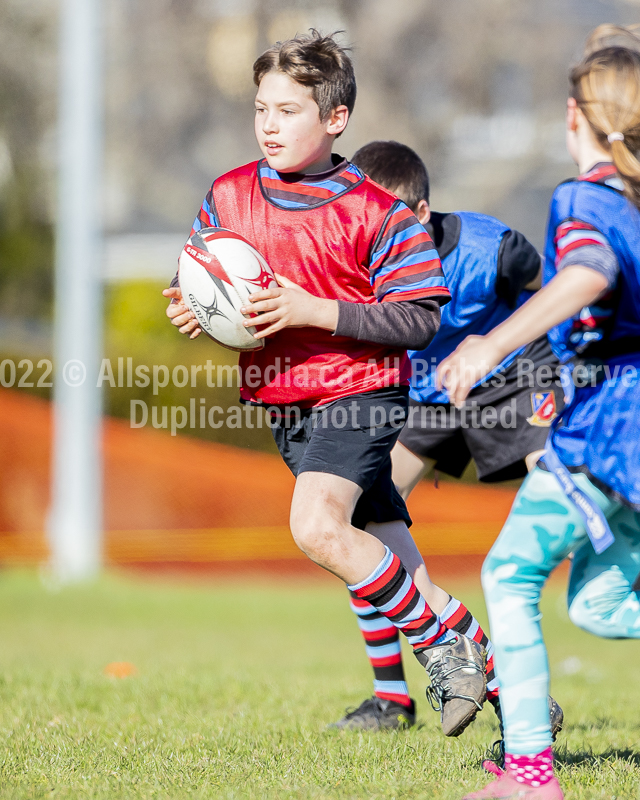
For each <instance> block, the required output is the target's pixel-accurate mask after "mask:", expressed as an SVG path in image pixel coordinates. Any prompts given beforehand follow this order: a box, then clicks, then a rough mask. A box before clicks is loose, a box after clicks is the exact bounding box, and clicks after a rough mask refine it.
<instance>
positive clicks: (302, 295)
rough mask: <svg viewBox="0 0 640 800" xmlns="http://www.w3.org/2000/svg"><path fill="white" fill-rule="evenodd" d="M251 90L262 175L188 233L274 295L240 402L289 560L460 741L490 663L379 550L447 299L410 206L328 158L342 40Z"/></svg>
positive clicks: (252, 168) (230, 190) (336, 120)
mask: <svg viewBox="0 0 640 800" xmlns="http://www.w3.org/2000/svg"><path fill="white" fill-rule="evenodd" d="M254 81H255V84H256V86H257V87H258V91H257V95H256V101H255V107H256V108H255V133H256V137H257V140H258V144H259V145H260V149H261V150H262V153H263V155H264V158H263V159H261V160H260V161H257V162H253V163H250V164H246V165H245V166H242V167H239V168H238V169H235V170H232V171H231V172H228V173H227V174H225V175H223V176H222V177H220V178H218V179H217V180H216V181H214V183H213V185H212V187H211V189H210V191H209V193H208V194H207V197H206V199H205V201H204V202H203V204H202V208H201V209H200V212H199V214H198V216H197V218H196V221H195V224H194V228H193V230H192V234H193V233H194V232H196V231H198V230H200V229H201V228H207V227H223V228H227V229H230V230H232V231H235V232H236V233H238V234H240V235H242V236H243V237H245V238H246V239H247V240H248V241H249V242H251V243H252V244H253V245H254V246H255V247H256V248H257V249H258V250H259V251H260V252H261V253H262V254H263V255H264V257H265V258H266V260H267V262H268V263H269V264H270V265H271V267H272V269H273V270H274V272H275V273H276V275H277V278H278V282H279V284H280V288H278V289H269V290H263V291H258V292H256V293H255V294H253V295H251V296H250V301H251V302H250V305H248V306H247V307H246V308H244V309H242V310H243V313H246V314H254V315H257V316H254V317H253V318H252V319H248V320H247V322H246V325H247V326H248V327H249V326H253V325H259V326H262V329H261V330H260V331H259V332H258V333H256V334H255V335H256V337H257V338H264V337H267V336H268V337H269V339H268V341H267V343H266V347H265V348H264V349H261V350H256V351H250V352H244V353H242V354H241V355H240V368H241V373H242V375H243V376H244V375H245V374H246V372H247V369H249V368H253V369H252V370H251V375H252V380H251V386H249V385H248V384H247V383H245V384H243V385H242V386H241V397H242V400H243V401H244V402H246V403H255V404H262V405H267V406H269V407H270V414H271V420H272V430H273V435H274V438H275V441H276V444H277V445H278V448H279V450H280V453H281V454H282V457H283V459H284V460H285V462H286V463H287V465H288V466H289V468H290V469H291V471H292V472H293V474H294V475H295V476H296V485H295V490H294V494H293V499H292V503H291V516H290V525H291V532H292V534H293V537H294V539H295V541H296V543H297V545H298V546H299V547H300V549H301V550H302V551H303V552H304V553H305V554H306V555H307V556H308V557H309V558H310V559H312V560H313V561H314V562H315V563H317V564H319V565H320V566H321V567H323V568H324V569H326V570H328V571H330V572H332V573H333V574H334V575H337V576H338V577H339V578H340V579H341V580H343V581H344V582H345V583H346V584H347V587H348V589H349V590H350V591H351V592H352V594H353V595H354V596H355V597H356V598H358V599H359V600H362V601H365V602H367V603H369V604H371V605H372V606H373V607H374V608H375V609H376V610H377V611H378V612H379V613H380V614H382V615H383V616H384V617H385V618H386V619H388V620H389V621H391V622H392V623H393V625H394V626H395V627H397V628H398V629H399V630H400V631H401V632H402V633H403V634H404V635H405V636H406V637H407V639H408V641H409V642H410V643H411V645H412V646H413V650H414V653H415V655H416V657H417V658H418V660H419V662H420V663H421V664H422V665H423V666H424V667H425V669H426V671H427V673H428V674H429V676H430V680H431V686H430V687H429V689H428V692H429V695H430V697H431V699H432V701H433V703H434V705H435V706H436V707H437V708H439V709H440V711H441V720H442V726H443V730H444V732H445V733H446V734H447V735H450V736H455V735H458V734H459V733H461V732H462V731H463V730H464V729H465V727H466V726H467V725H468V724H469V723H470V722H471V721H472V719H473V718H474V717H475V715H476V713H477V711H478V709H479V708H481V706H482V703H483V702H484V700H485V694H486V675H485V669H486V651H485V649H484V647H482V645H481V644H479V643H478V642H476V641H474V640H472V639H470V638H467V637H465V636H463V635H461V634H460V633H458V632H456V631H452V630H449V629H448V628H447V627H446V625H445V624H444V623H443V622H442V620H441V619H440V617H439V616H438V612H439V611H442V610H444V608H445V607H446V606H447V604H448V603H449V602H450V597H449V595H448V594H447V593H446V592H444V591H443V590H442V589H440V588H439V587H437V586H435V585H434V584H433V583H432V582H431V581H430V580H429V577H428V574H427V572H426V569H425V568H424V565H421V566H420V568H419V569H418V570H416V572H415V573H414V574H413V575H410V574H408V573H407V570H406V569H405V567H404V566H403V564H402V563H401V561H400V559H399V558H398V557H397V555H395V554H394V553H393V552H392V551H391V550H390V548H389V547H388V546H387V542H389V541H394V540H395V539H397V538H398V531H399V530H402V531H405V530H406V528H407V526H408V525H410V524H411V520H410V518H409V515H408V512H407V509H406V506H405V504H404V501H403V500H402V498H401V497H400V495H399V494H398V492H397V490H396V489H395V487H394V485H393V482H392V480H391V458H390V453H391V449H392V448H393V446H394V444H395V442H396V440H397V438H398V435H399V433H400V430H401V428H402V426H403V424H404V422H405V419H406V414H407V403H408V400H407V397H408V381H409V373H410V369H409V361H408V358H407V354H406V351H407V349H413V350H422V349H424V348H425V347H426V346H427V345H428V344H429V342H430V341H431V340H432V338H433V337H434V335H435V334H436V332H437V330H438V327H439V324H440V305H442V304H444V303H446V302H447V301H448V300H449V298H450V294H449V290H448V289H447V286H446V283H445V280H444V275H443V272H442V267H441V264H440V259H439V258H438V253H437V251H436V249H435V246H434V244H433V242H432V241H431V239H430V237H429V235H428V234H427V232H426V231H425V229H424V228H423V227H422V225H420V223H419V222H418V220H417V218H416V217H415V215H414V214H413V212H412V211H411V210H410V209H409V208H408V207H407V206H406V205H405V204H404V203H403V202H402V201H401V200H399V199H398V198H397V197H396V196H395V195H393V194H391V193H390V192H388V191H387V190H385V189H383V188H382V187H381V186H378V185H377V184H375V183H373V182H372V181H371V180H370V179H369V178H367V177H366V176H365V175H364V173H363V172H362V171H361V170H360V169H359V168H358V167H356V166H355V165H353V164H350V163H349V162H348V161H346V160H345V159H344V158H342V157H341V156H338V155H335V154H332V148H333V144H334V141H335V139H336V138H337V137H338V136H339V135H340V134H341V133H342V132H343V131H344V129H345V128H346V126H347V123H348V120H349V115H350V113H351V112H352V110H353V106H354V102H355V97H356V83H355V77H354V73H353V66H352V64H351V61H350V59H349V57H348V55H347V53H346V52H345V50H344V49H343V48H342V47H340V46H339V45H338V43H337V42H336V41H335V39H334V38H333V37H331V36H321V35H320V34H319V33H317V32H316V31H312V32H311V35H309V36H297V37H296V38H294V39H290V40H288V41H285V42H278V43H276V44H275V45H274V46H273V47H271V48H269V49H268V50H267V51H266V52H265V53H263V55H261V56H260V57H259V58H258V60H257V61H256V62H255V64H254ZM164 294H165V296H166V297H170V298H172V300H173V301H174V302H172V303H171V304H170V305H169V307H168V309H167V314H168V316H169V317H170V318H171V321H172V323H173V324H174V325H176V326H177V327H178V328H179V329H180V331H181V332H182V333H184V334H187V335H189V336H191V337H192V338H193V337H195V336H197V335H198V334H199V332H200V329H199V327H198V324H197V321H196V320H195V319H194V317H193V314H192V313H191V312H190V311H189V310H188V309H187V308H186V306H185V305H184V304H183V303H182V302H181V294H180V290H179V287H178V286H174V287H173V288H171V289H167V290H165V292H164ZM256 374H258V375H260V376H261V377H260V380H258V381H256V380H254V379H253V378H254V376H255V375H256ZM256 384H257V385H256ZM416 581H417V582H419V584H420V586H421V591H420V590H418V588H417V586H416ZM381 688H383V687H381ZM389 699H390V700H393V699H394V698H393V697H391V696H390V698H389ZM406 713H407V715H412V714H413V713H414V711H413V708H409V707H407V708H406Z"/></svg>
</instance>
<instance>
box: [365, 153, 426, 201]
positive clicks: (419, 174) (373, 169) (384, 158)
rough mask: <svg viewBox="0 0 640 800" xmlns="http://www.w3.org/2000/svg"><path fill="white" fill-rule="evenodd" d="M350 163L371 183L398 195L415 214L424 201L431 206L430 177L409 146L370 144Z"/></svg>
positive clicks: (418, 157)
mask: <svg viewBox="0 0 640 800" xmlns="http://www.w3.org/2000/svg"><path fill="white" fill-rule="evenodd" d="M351 161H352V162H353V163H354V164H355V165H356V166H357V167H360V169H361V170H362V171H363V172H364V173H366V174H367V175H368V176H369V177H370V178H371V180H372V181H375V182H376V183H379V184H380V186H384V188H385V189H388V190H389V191H390V192H393V193H394V194H396V195H398V197H399V198H400V199H401V200H404V202H405V203H406V204H407V205H408V206H409V208H410V209H411V210H412V211H414V212H415V211H416V209H417V208H418V203H419V202H420V201H421V200H426V202H427V203H428V202H429V173H428V172H427V168H426V167H425V165H424V162H423V160H422V159H421V158H420V156H419V155H418V154H417V153H416V152H415V151H414V150H412V149H411V148H410V147H407V145H406V144H400V142H394V141H388V142H384V141H377V142H369V144H365V145H364V147H361V148H360V149H359V150H358V151H357V152H356V153H355V154H354V156H353V158H352V159H351Z"/></svg>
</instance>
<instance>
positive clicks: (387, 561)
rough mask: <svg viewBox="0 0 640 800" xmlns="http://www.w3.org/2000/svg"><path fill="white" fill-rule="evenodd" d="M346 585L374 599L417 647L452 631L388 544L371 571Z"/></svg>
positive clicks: (379, 607) (413, 645)
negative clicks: (442, 620)
mask: <svg viewBox="0 0 640 800" xmlns="http://www.w3.org/2000/svg"><path fill="white" fill-rule="evenodd" d="M347 588H348V589H349V591H351V592H353V594H354V595H355V596H356V597H357V598H358V599H359V600H366V601H367V602H368V603H371V605H372V606H373V607H374V608H375V609H376V611H378V612H379V613H380V614H382V615H383V616H384V617H386V618H387V619H388V620H389V621H390V622H392V623H393V624H394V625H395V626H396V628H398V630H400V632H401V633H404V635H405V636H406V637H407V640H408V641H409V644H410V645H411V646H412V647H413V649H414V650H419V649H422V648H424V647H428V646H429V645H431V644H433V643H434V642H436V641H438V640H439V639H442V641H445V640H446V639H447V638H450V637H451V635H452V634H449V631H447V629H446V627H445V626H444V625H443V624H442V622H441V621H440V619H439V618H438V615H437V614H434V612H433V611H432V610H431V609H430V608H429V605H428V603H427V601H426V600H425V599H424V597H423V596H422V595H421V594H420V592H419V591H418V589H417V587H416V585H415V583H414V582H413V581H412V580H411V577H410V576H409V573H408V572H407V570H406V569H405V568H404V567H403V566H402V562H401V561H400V559H399V558H398V556H396V555H394V554H393V553H392V552H391V550H389V548H388V547H385V554H384V557H383V559H382V561H381V562H380V563H379V564H378V566H377V567H376V568H375V569H374V571H373V572H372V573H371V575H369V577H368V578H365V580H363V581H361V582H360V583H356V584H353V585H352V586H347ZM448 634H449V635H448Z"/></svg>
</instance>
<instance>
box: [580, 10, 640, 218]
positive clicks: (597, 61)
mask: <svg viewBox="0 0 640 800" xmlns="http://www.w3.org/2000/svg"><path fill="white" fill-rule="evenodd" d="M612 29H614V30H612ZM621 31H622V33H621ZM625 32H626V33H625ZM614 33H615V36H617V37H624V36H625V35H626V36H627V40H628V41H631V40H632V38H633V40H634V41H636V42H637V49H635V48H631V47H624V46H620V45H615V46H606V47H604V48H603V49H600V50H594V51H591V52H589V46H590V43H598V42H606V41H610V40H611V39H610V37H611V36H613V34H614ZM587 52H588V55H587V56H586V57H585V58H584V59H583V61H582V62H581V63H580V64H578V66H577V67H575V68H574V69H573V70H572V71H571V75H570V82H571V95H572V97H574V98H575V100H576V103H577V105H578V107H579V108H580V110H581V111H582V113H583V114H584V116H585V118H586V120H587V122H588V123H589V125H590V127H591V130H592V131H593V133H594V134H595V136H596V138H597V140H598V143H599V144H600V145H601V146H602V147H603V148H604V149H608V150H610V151H611V158H612V160H613V163H614V165H615V167H616V170H617V171H618V174H619V175H620V178H621V180H622V182H623V184H624V193H625V195H626V197H627V198H628V199H629V200H630V201H631V202H632V203H633V205H634V206H636V208H638V209H640V161H639V160H638V158H637V156H636V153H638V151H639V150H640V38H638V37H636V36H635V34H633V33H632V32H631V31H629V30H628V29H626V28H622V29H618V28H615V26H608V25H601V26H600V27H599V28H596V30H595V31H594V32H593V33H592V34H591V36H590V37H589V40H588V43H587Z"/></svg>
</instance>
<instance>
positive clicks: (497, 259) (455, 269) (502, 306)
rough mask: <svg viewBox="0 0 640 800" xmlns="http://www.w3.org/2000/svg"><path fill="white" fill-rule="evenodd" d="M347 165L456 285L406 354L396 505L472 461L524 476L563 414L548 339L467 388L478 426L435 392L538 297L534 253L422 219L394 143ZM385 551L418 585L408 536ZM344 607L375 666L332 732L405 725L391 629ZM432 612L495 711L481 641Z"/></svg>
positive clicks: (495, 224) (469, 225) (453, 613)
mask: <svg viewBox="0 0 640 800" xmlns="http://www.w3.org/2000/svg"><path fill="white" fill-rule="evenodd" d="M353 163H355V164H357V165H358V166H359V167H360V169H362V170H363V171H364V172H365V173H366V174H367V175H368V176H369V177H370V178H372V179H373V180H374V181H376V182H377V183H379V184H381V185H382V186H384V187H385V188H386V189H390V190H391V191H393V192H394V193H395V194H396V195H398V196H399V197H401V198H402V200H404V202H405V203H406V204H407V205H408V206H409V207H410V208H411V209H412V210H413V212H414V213H415V214H416V216H417V217H418V219H419V220H420V222H422V223H423V225H425V227H426V228H427V230H428V231H429V234H430V236H431V238H432V239H433V241H434V242H435V244H436V247H437V249H438V253H439V255H440V260H441V262H442V265H443V269H444V270H445V274H446V276H447V281H448V283H449V285H450V286H452V287H454V288H453V290H452V299H451V301H450V302H449V304H448V305H447V306H445V307H443V309H442V312H441V324H440V329H439V331H438V333H437V334H436V336H435V338H434V340H433V342H432V343H431V345H430V346H429V347H428V348H427V349H426V350H423V351H410V355H411V358H412V365H413V375H412V380H411V400H410V403H411V405H410V414H411V416H410V417H409V422H408V423H407V425H406V426H405V428H404V429H403V431H402V433H401V434H400V439H399V442H401V444H397V445H396V446H395V448H394V450H393V452H392V459H393V478H394V482H395V483H396V485H397V486H398V489H399V490H400V493H401V494H402V495H403V496H404V497H405V498H406V497H407V496H408V495H409V493H410V491H411V490H412V489H413V487H414V486H415V485H416V483H417V482H418V480H419V479H420V478H421V477H422V476H423V475H424V474H425V473H426V472H427V471H428V470H429V469H430V468H433V467H435V468H436V469H439V470H442V471H443V472H446V473H448V474H450V475H454V476H456V477H459V476H460V475H461V474H462V472H463V470H464V469H465V467H466V466H467V464H468V463H469V460H470V459H471V458H474V460H475V462H476V467H477V470H478V473H479V477H480V479H481V480H484V481H498V480H506V479H509V478H518V477H523V476H524V475H525V474H526V471H527V466H526V462H527V460H529V461H530V462H531V466H533V465H534V464H535V462H536V461H537V458H538V457H539V456H540V454H541V452H542V449H543V447H544V443H545V440H546V437H547V433H548V428H549V425H550V423H551V420H552V419H553V417H554V416H555V414H556V409H557V408H559V407H561V405H562V391H561V389H560V387H559V386H558V385H557V384H556V383H554V378H555V377H556V376H555V370H556V367H557V361H556V360H555V357H554V356H553V354H552V352H551V349H550V347H549V343H548V341H547V338H546V337H541V338H540V339H539V340H538V341H536V342H534V343H533V344H532V345H529V346H528V347H522V348H520V349H518V350H517V351H516V352H514V353H511V354H509V356H508V357H507V358H505V359H504V360H503V363H502V364H501V365H500V368H499V369H497V370H495V371H494V372H495V374H494V375H493V376H492V378H491V379H490V380H489V381H485V382H484V385H480V386H478V387H477V388H476V389H475V390H474V392H473V395H472V397H473V401H474V403H475V404H477V405H476V409H477V411H476V416H477V422H478V424H477V426H474V425H473V424H472V423H473V417H472V415H471V414H466V413H463V414H461V413H460V412H458V411H457V410H456V409H455V407H453V406H452V405H450V404H449V401H448V398H447V397H446V396H445V395H444V394H443V393H442V392H441V391H440V390H439V389H437V388H436V386H435V370H436V366H437V365H438V364H439V363H440V361H441V360H442V359H443V358H444V357H445V356H447V355H449V354H450V353H452V352H453V350H455V348H456V346H457V345H458V344H459V343H460V342H461V341H462V340H463V339H464V338H465V336H466V335H467V334H469V333H478V332H486V331H488V330H490V329H491V328H493V327H495V326H496V325H497V324H498V323H499V322H502V321H503V320H504V319H506V318H507V317H508V316H509V315H510V314H511V313H512V311H513V309H514V307H516V306H518V305H520V304H521V303H522V302H524V300H526V299H527V298H528V297H529V296H530V294H529V292H527V291H525V290H532V289H535V288H538V285H537V281H539V280H540V277H541V260H540V256H539V254H538V252H537V251H536V249H535V248H534V247H533V245H532V244H530V243H529V242H528V241H527V239H526V238H525V237H524V236H523V235H522V234H520V233H518V232H517V231H513V230H510V229H509V228H508V227H507V226H506V225H504V224H503V223H502V222H500V221H499V220H497V219H495V218H493V217H490V216H487V215H484V214H474V213H471V212H466V211H464V212H456V213H453V214H440V213H437V212H432V211H431V210H430V208H429V176H428V173H427V170H426V167H425V165H424V163H423V162H422V160H421V159H420V157H419V156H418V155H417V154H416V153H415V152H414V151H413V150H412V149H411V148H409V147H407V146H406V145H404V144H400V143H398V142H393V141H377V142H370V143H369V144H367V145H365V146H364V147H362V148H361V149H360V150H358V152H357V153H356V154H355V155H354V157H353ZM518 356H520V360H519V361H518V362H516V359H517V357H518ZM543 376H544V377H543ZM519 377H520V380H519V379H518V378H519ZM545 377H546V380H545ZM541 382H543V383H544V385H542V383H541ZM494 417H495V418H494ZM503 422H506V425H505V424H502V423H503ZM467 423H469V424H467ZM394 547H395V548H396V549H395V551H394V552H397V553H398V555H399V557H400V558H401V560H402V561H403V563H404V564H405V566H406V567H407V569H408V570H409V571H410V573H411V574H412V575H414V580H416V581H417V582H418V585H419V582H420V581H422V580H424V581H425V582H426V581H428V573H427V569H426V567H425V564H424V561H423V559H422V556H421V555H420V553H419V552H418V550H417V548H416V546H415V544H414V542H413V540H412V538H411V536H410V535H409V533H408V531H407V534H406V535H405V536H402V537H399V538H398V540H397V541H394ZM351 607H352V609H353V611H354V612H355V613H356V614H357V616H358V623H359V625H360V628H361V631H362V635H363V637H364V639H365V645H366V652H367V655H368V657H369V660H370V663H371V666H372V668H373V672H374V696H373V697H371V698H370V699H367V700H365V701H364V702H363V703H362V704H361V705H360V706H359V707H358V708H356V709H354V710H353V711H349V712H348V713H347V714H346V715H345V716H344V717H343V718H342V719H341V720H340V721H339V722H337V723H336V726H337V727H346V728H369V729H371V728H388V727H398V725H400V724H403V725H410V724H412V723H413V722H414V720H415V710H414V703H413V700H412V699H411V697H410V696H409V690H408V688H407V684H406V681H405V675H404V666H403V663H402V654H401V649H400V638H399V636H398V635H397V632H396V631H395V630H394V628H393V626H392V625H390V624H389V623H388V622H387V621H386V620H385V619H384V617H383V616H382V615H381V614H379V613H378V612H377V611H376V610H375V609H374V608H373V607H372V606H371V605H370V604H368V603H366V602H362V601H360V600H359V599H358V598H357V597H352V600H351ZM440 615H441V619H442V620H443V621H444V624H446V625H447V626H449V627H450V628H451V629H453V630H456V631H458V632H463V633H464V634H465V635H466V636H470V637H471V638H475V639H476V640H477V641H478V642H480V643H481V644H482V645H483V646H485V647H487V653H488V659H487V699H488V700H489V701H490V702H491V703H492V704H493V705H494V707H495V708H496V710H497V711H498V712H499V703H498V683H497V681H496V678H495V673H494V669H493V658H492V654H491V643H490V642H489V641H488V640H487V637H486V635H485V634H484V632H483V631H482V629H481V628H480V626H479V625H478V623H477V622H476V620H475V619H474V618H473V616H472V615H471V613H470V612H469V611H468V610H467V609H466V608H465V606H464V605H462V603H460V602H459V601H458V600H456V599H454V598H451V597H449V599H448V603H447V605H446V607H445V608H444V610H443V611H441V613H440ZM552 713H553V717H554V730H555V731H556V732H557V730H559V728H560V726H561V721H562V712H561V710H560V708H559V707H558V706H557V704H554V705H553V706H552Z"/></svg>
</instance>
